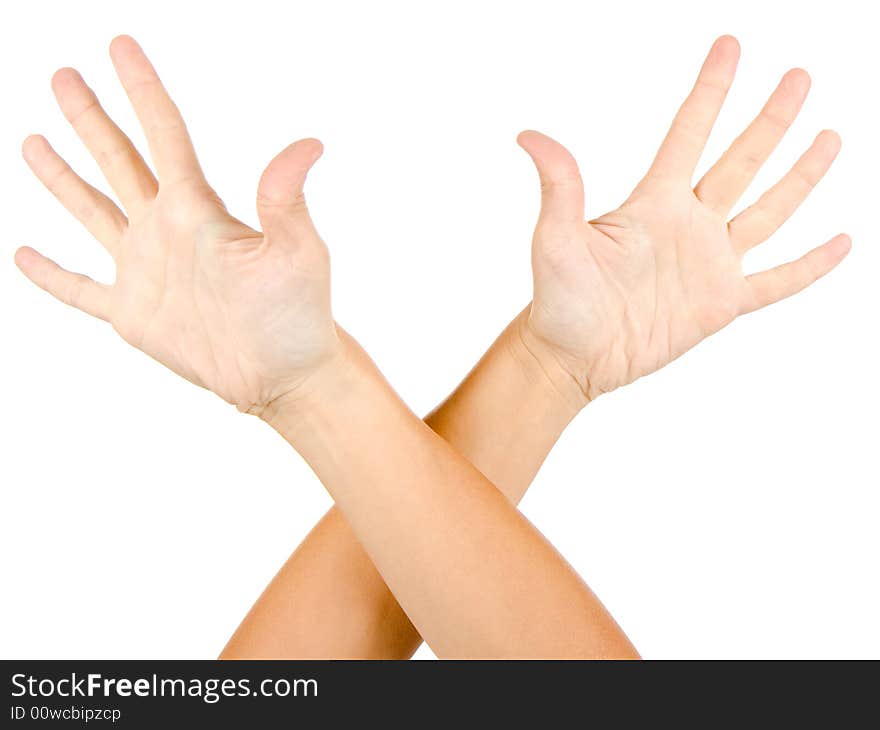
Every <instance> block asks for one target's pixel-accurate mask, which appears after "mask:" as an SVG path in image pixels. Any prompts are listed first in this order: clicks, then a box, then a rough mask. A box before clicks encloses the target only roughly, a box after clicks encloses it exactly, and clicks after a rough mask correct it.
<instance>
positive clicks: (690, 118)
mask: <svg viewBox="0 0 880 730" xmlns="http://www.w3.org/2000/svg"><path fill="white" fill-rule="evenodd" d="M738 61H739V42H738V41H737V40H736V38H734V37H733V36H729V35H725V36H721V37H720V38H719V39H718V40H716V41H715V43H713V44H712V48H711V49H710V50H709V55H708V56H706V60H705V61H704V62H703V67H702V68H701V69H700V74H699V76H698V77H697V81H696V83H695V84H694V88H693V89H692V90H691V93H690V94H689V95H688V97H687V99H685V100H684V103H683V104H682V105H681V108H679V110H678V113H677V114H676V115H675V119H673V120H672V126H671V127H670V129H669V132H668V133H667V134H666V138H665V139H664V140H663V143H662V144H661V145H660V149H659V150H658V152H657V156H656V157H655V158H654V163H653V164H652V165H651V170H650V172H649V174H655V175H663V176H672V177H681V178H687V182H688V184H689V183H690V179H691V177H692V176H693V174H694V168H695V167H696V166H697V162H699V160H700V155H701V154H702V153H703V148H704V147H705V146H706V140H708V139H709V133H710V132H711V131H712V127H713V126H714V125H715V119H716V118H717V117H718V112H720V111H721V105H722V104H723V103H724V99H725V98H726V97H727V92H728V91H729V90H730V86H731V84H732V83H733V77H734V75H735V74H736V64H737V62H738Z"/></svg>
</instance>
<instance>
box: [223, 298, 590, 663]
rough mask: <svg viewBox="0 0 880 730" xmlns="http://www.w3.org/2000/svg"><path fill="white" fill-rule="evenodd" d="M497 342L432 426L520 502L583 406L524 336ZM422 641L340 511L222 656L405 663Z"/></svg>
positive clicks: (518, 333)
mask: <svg viewBox="0 0 880 730" xmlns="http://www.w3.org/2000/svg"><path fill="white" fill-rule="evenodd" d="M527 313H528V310H526V312H524V313H523V314H521V315H519V316H518V317H516V318H515V319H514V321H513V322H511V323H510V325H509V326H508V327H507V328H506V329H505V330H504V332H502V334H501V335H500V336H499V337H498V339H496V340H495V342H494V343H493V344H492V346H491V347H490V348H489V350H488V351H487V352H486V354H485V355H484V356H483V358H482V359H481V360H480V362H479V363H478V364H477V365H476V366H475V367H474V368H473V370H472V371H471V372H470V373H469V374H468V376H467V377H466V378H465V380H464V381H463V382H462V383H461V384H460V385H459V387H458V388H457V389H456V390H455V391H454V392H453V394H452V395H451V396H450V397H449V398H448V399H447V400H446V401H445V402H444V403H442V404H441V405H440V406H439V407H438V408H437V409H435V410H434V411H433V412H432V413H431V414H430V415H429V416H428V417H427V418H426V419H425V422H426V423H427V424H428V425H429V426H430V427H431V428H432V429H433V430H434V431H435V432H436V433H437V434H438V435H439V436H441V437H442V438H444V439H445V440H446V441H447V442H448V443H449V444H450V445H452V446H453V447H454V448H455V449H456V450H457V451H458V452H459V453H460V454H461V455H462V456H464V457H465V458H466V459H468V460H469V461H470V462H471V463H472V464H473V465H474V466H475V467H476V468H477V469H479V470H480V471H481V472H482V473H483V474H485V475H486V476H487V477H488V478H489V480H490V481H491V482H493V483H494V484H495V485H496V486H497V487H498V489H499V490H501V492H502V493H504V495H505V496H506V497H507V498H508V499H510V500H511V501H513V502H518V501H519V499H520V498H521V497H522V495H523V494H524V493H525V490H526V489H527V487H528V486H529V484H530V483H531V481H532V479H533V478H534V475H535V474H536V472H537V471H538V468H539V467H540V465H541V463H542V462H543V460H544V458H545V457H546V455H547V453H548V452H549V451H550V449H551V448H552V446H553V444H554V443H555V442H556V440H557V438H558V437H559V435H560V434H561V433H562V431H563V429H564V428H565V427H566V425H567V424H568V423H569V422H570V420H571V418H572V417H573V415H574V414H575V413H576V412H577V411H578V410H579V408H580V406H581V405H582V403H581V402H580V401H579V399H578V398H579V394H578V392H576V391H574V390H572V389H571V388H570V387H569V384H568V383H566V382H565V381H558V380H556V379H555V378H556V377H557V373H556V371H555V370H554V368H553V365H554V363H552V362H548V361H545V360H544V359H543V358H542V353H541V352H540V350H539V348H538V347H537V346H536V343H532V342H530V341H529V339H528V336H529V335H528V332H525V331H524V327H523V324H524V317H525V315H527ZM420 643H421V637H420V636H419V634H418V632H417V631H416V630H415V628H414V627H413V625H412V623H411V622H410V621H409V619H408V618H407V616H406V614H405V613H404V612H403V610H402V609H401V608H400V606H399V605H398V604H397V601H396V600H395V598H394V596H393V594H392V593H391V591H389V590H388V588H387V586H386V585H385V582H384V580H382V577H381V576H380V575H379V573H378V572H377V571H376V569H375V567H374V566H373V564H372V561H371V560H370V558H369V557H368V556H367V554H366V552H364V550H363V548H362V547H361V545H360V543H359V542H358V541H357V539H356V538H355V536H354V533H353V532H352V530H351V528H350V527H349V525H348V523H347V522H346V520H345V518H344V517H343V516H342V514H341V513H340V512H339V509H338V508H337V507H333V508H332V509H330V511H329V512H328V513H327V514H326V515H325V516H324V518H323V519H322V520H321V521H320V522H319V523H318V525H317V526H316V527H315V528H314V529H313V530H312V531H311V532H310V533H309V534H308V535H307V536H306V538H305V539H304V540H303V541H302V543H301V544H300V545H299V547H298V548H297V549H296V551H295V552H294V553H293V555H291V557H290V558H289V559H288V561H287V562H286V563H285V564H284V566H283V567H282V568H281V570H280V571H279V572H278V574H277V575H276V576H275V578H274V579H273V580H272V582H271V583H270V584H269V586H268V587H267V588H266V590H265V591H264V592H263V594H262V595H261V596H260V598H259V600H258V601H257V602H256V603H255V604H254V606H253V608H252V609H251V611H250V612H249V613H248V615H247V617H246V618H245V619H244V621H242V623H241V625H240V626H239V627H238V629H237V630H236V632H235V634H234V635H233V637H232V638H231V639H230V641H229V643H228V644H227V646H226V647H225V648H224V650H223V653H222V655H221V657H222V658H227V659H245V658H254V657H297V658H304V657H323V658H328V657H357V658H386V659H387V658H407V657H409V656H411V655H412V653H413V652H414V651H415V649H416V648H417V647H418V645H419V644H420Z"/></svg>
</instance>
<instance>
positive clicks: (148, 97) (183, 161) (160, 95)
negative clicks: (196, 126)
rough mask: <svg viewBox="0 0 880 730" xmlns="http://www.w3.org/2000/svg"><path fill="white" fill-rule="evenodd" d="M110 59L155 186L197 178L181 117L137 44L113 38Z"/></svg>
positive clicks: (195, 162)
mask: <svg viewBox="0 0 880 730" xmlns="http://www.w3.org/2000/svg"><path fill="white" fill-rule="evenodd" d="M110 57H111V58H112V60H113V65H114V66H115V67H116V73H117V75H118V76H119V80H120V81H121V82H122V86H123V88H125V92H126V93H127V94H128V98H129V99H130V100H131V105H132V106H133V107H134V111H135V113H136V114H137V117H138V119H139V120H140V123H141V127H143V130H144V134H145V135H146V137H147V142H148V144H149V145H150V153H151V155H152V158H153V164H154V165H155V167H156V175H157V177H158V178H159V184H160V185H161V184H162V183H166V184H167V183H172V182H177V181H180V180H186V179H191V178H195V179H201V178H202V177H203V175H202V169H201V167H200V166H199V161H198V158H197V157H196V153H195V149H194V148H193V144H192V140H191V139H190V137H189V133H188V132H187V131H186V124H185V123H184V121H183V117H182V116H181V115H180V111H179V110H178V108H177V105H176V104H175V103H174V102H173V101H172V100H171V97H170V96H169V95H168V92H167V91H166V90H165V87H164V86H163V85H162V82H161V80H160V79H159V75H158V74H157V73H156V69H155V68H153V64H151V63H150V61H149V59H148V58H147V57H146V55H145V54H144V52H143V50H142V49H141V47H140V46H139V45H138V43H137V41H135V40H134V38H131V37H130V36H119V37H117V38H114V39H113V42H112V43H111V44H110Z"/></svg>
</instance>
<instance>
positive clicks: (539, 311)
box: [518, 36, 850, 402]
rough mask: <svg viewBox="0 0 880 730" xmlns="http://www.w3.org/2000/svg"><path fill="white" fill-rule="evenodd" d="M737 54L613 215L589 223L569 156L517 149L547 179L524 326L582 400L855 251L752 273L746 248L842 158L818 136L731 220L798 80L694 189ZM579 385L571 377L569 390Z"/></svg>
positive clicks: (689, 106) (728, 43)
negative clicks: (747, 270)
mask: <svg viewBox="0 0 880 730" xmlns="http://www.w3.org/2000/svg"><path fill="white" fill-rule="evenodd" d="M738 58H739V44H738V43H737V42H736V40H735V39H734V38H731V37H729V36H725V37H722V38H719V39H718V40H717V41H716V42H715V44H714V45H713V46H712V50H711V51H710V52H709V56H708V58H707V59H706V61H705V63H704V65H703V68H702V70H701V71H700V75H699V78H698V79H697V82H696V85H695V86H694V89H693V91H692V92H691V94H690V96H689V97H688V98H687V100H686V101H685V102H684V104H683V105H682V107H681V109H680V110H679V112H678V114H677V115H676V117H675V120H674V121H673V123H672V128H671V129H670V131H669V133H668V134H667V136H666V139H665V140H664V141H663V144H662V146H661V147H660V150H659V152H658V153H657V156H656V158H655V160H654V163H653V165H652V166H651V169H650V170H649V171H648V173H647V175H646V176H645V178H644V179H643V180H642V181H641V182H640V183H639V184H638V186H637V187H636V188H635V190H634V191H633V193H632V194H631V195H630V197H629V198H628V199H627V200H626V201H625V202H624V203H623V205H622V206H621V207H620V208H618V209H617V210H615V211H613V212H611V213H607V214H606V215H603V216H600V217H599V218H596V219H595V220H592V221H589V222H585V221H584V191H583V183H582V182H581V177H580V173H579V172H578V167H577V163H576V162H575V161H574V158H573V157H572V156H571V154H569V152H568V151H567V150H566V149H565V148H563V147H562V146H561V145H559V144H558V143H557V142H554V141H553V140H551V139H550V138H549V137H545V136H544V135H542V134H539V133H537V132H523V133H522V134H521V135H520V137H519V140H518V141H519V144H520V145H521V146H522V147H523V148H524V149H525V150H526V152H528V153H529V155H530V156H531V157H532V159H533V161H534V163H535V165H536V167H537V168H538V173H539V175H540V178H541V188H542V203H541V214H540V218H539V220H538V224H537V227H536V228H535V234H534V240H533V248H532V266H533V272H534V298H533V302H532V306H531V309H530V311H529V312H528V320H527V323H526V325H527V326H526V327H524V330H525V333H526V336H527V337H531V338H533V339H534V340H535V342H537V343H539V344H541V345H543V346H545V347H546V348H547V349H548V350H549V351H550V353H551V354H552V355H553V358H554V360H555V362H556V363H558V364H560V365H561V366H562V369H563V370H564V371H565V373H566V375H568V376H570V377H571V378H573V379H574V383H575V384H576V386H577V389H578V390H579V391H580V395H581V396H582V398H584V399H585V401H584V402H586V401H588V400H590V399H592V398H595V397H596V396H597V395H600V394H601V393H606V392H608V391H610V390H613V389H614V388H617V387H618V386H621V385H625V384H627V383H631V382H632V381H634V380H635V379H636V378H639V377H641V376H642V375H647V374H648V373H651V372H653V371H655V370H658V369H659V368H661V367H663V366H664V365H665V364H666V363H668V362H670V361H671V360H674V359H675V358H676V357H678V356H679V355H681V354H682V353H683V352H685V351H686V350H688V349H690V348H691V347H693V346H694V345H696V344H697V343H698V342H699V341H700V340H702V339H703V338H705V337H707V336H708V335H710V334H712V333H714V332H717V331H718V330H719V329H721V328H722V327H724V326H725V325H727V324H729V323H730V322H731V321H733V320H734V319H735V318H736V317H738V316H739V315H740V314H744V313H746V312H751V311H753V310H755V309H759V308H760V307H764V306H766V305H768V304H772V303H774V302H777V301H779V300H780V299H783V298H785V297H788V296H791V295H792V294H795V293H796V292H799V291H800V290H801V289H803V288H804V287H806V286H809V285H810V284H811V283H813V282H814V281H816V280H817V279H818V278H819V277H821V276H824V275H825V274H827V273H828V272H829V271H831V269H833V268H834V267H835V266H836V265H837V264H838V263H840V261H841V260H842V259H843V257H844V256H845V255H846V254H847V253H848V251H849V248H850V241H849V238H848V237H847V236H844V235H839V236H837V237H835V238H833V239H831V240H830V241H828V242H827V243H825V244H824V245H822V246H819V247H818V248H816V249H814V250H812V251H810V252H809V253H808V254H806V255H805V256H803V257H802V258H800V259H798V260H797V261H793V262H790V263H787V264H783V265H781V266H777V267H776V268H773V269H770V270H769V271H764V272H762V273H758V274H754V275H751V276H743V273H742V268H741V263H742V257H743V255H744V254H745V252H746V251H748V250H749V249H750V248H752V247H753V246H756V245H758V244H759V243H761V242H763V241H765V240H766V239H767V238H769V237H770V236H771V235H772V234H773V233H774V232H775V231H776V230H777V229H778V228H779V227H780V226H781V225H782V224H783V223H784V222H785V221H786V220H787V219H788V217H789V216H791V214H792V213H793V212H794V211H795V209H796V208H797V207H798V206H799V205H800V204H801V202H803V200H804V199H805V198H806V196H807V194H808V193H809V192H810V190H811V189H812V187H813V186H814V185H815V184H816V183H817V182H818V181H819V180H820V179H821V178H822V176H823V175H824V174H825V172H826V171H827V170H828V168H829V167H830V165H831V163H832V161H833V160H834V158H835V156H836V155H837V152H838V150H839V149H840V139H839V138H838V136H837V135H836V134H835V133H834V132H830V131H825V132H822V133H821V134H820V135H819V136H818V137H817V138H816V140H815V142H814V143H813V145H812V146H811V147H810V149H808V150H807V151H806V153H804V155H803V156H802V157H801V158H800V159H799V160H798V161H797V163H796V164H795V165H794V167H793V168H792V169H791V171H790V172H789V173H788V174H787V175H785V176H784V177H783V178H782V180H781V181H780V182H779V183H778V184H776V185H775V186H774V187H772V188H771V189H770V190H769V191H767V192H766V193H765V194H764V195H763V197H761V198H760V200H758V201H757V202H756V203H755V204H754V205H752V206H751V207H749V208H747V209H746V210H744V211H743V212H742V213H740V214H739V215H737V216H736V217H735V218H733V219H732V220H730V221H727V216H728V214H729V213H730V210H731V208H732V207H733V205H734V204H735V203H736V201H737V200H738V199H739V197H740V196H741V195H742V193H743V192H744V191H745V190H746V188H747V187H748V185H749V183H750V182H751V181H752V179H753V177H754V176H755V174H756V173H757V171H758V169H759V168H760V167H761V165H762V164H763V163H764V161H765V160H766V159H767V157H768V156H769V155H770V153H771V152H772V151H773V149H774V148H775V147H776V145H777V144H778V143H779V141H780V140H781V139H782V136H783V135H784V134H785V131H786V129H787V128H788V127H789V125H790V124H791V123H792V122H793V121H794V118H795V117H796V116H797V113H798V111H799V110H800V107H801V105H802V103H803V101H804V98H805V97H806V95H807V91H808V89H809V85H810V79H809V76H808V75H807V74H806V72H805V71H802V70H800V69H795V70H792V71H789V72H788V73H787V74H786V75H785V76H784V77H783V79H782V81H781V83H780V84H779V86H778V88H777V89H776V90H775V91H774V92H773V94H772V95H771V97H770V99H769V101H768V102H767V104H766V105H765V106H764V109H763V110H762V111H761V113H760V114H759V115H758V117H757V118H756V119H755V120H754V121H753V122H752V124H751V125H750V126H749V127H748V129H746V131H745V132H744V133H743V134H742V135H740V136H739V137H738V138H737V139H736V140H735V141H734V142H733V144H732V145H731V146H730V148H729V149H728V150H727V152H726V153H725V154H724V155H723V156H722V157H721V159H720V160H719V161H718V162H717V163H716V164H715V166H714V167H712V169H711V170H709V172H707V173H706V175H705V176H704V177H703V178H702V180H700V182H699V183H698V184H697V186H696V187H695V188H693V189H692V188H691V177H692V175H693V172H694V168H695V166H696V164H697V162H698V160H699V157H700V154H701V152H702V150H703V147H704V146H705V143H706V139H707V138H708V136H709V132H710V131H711V129H712V126H713V124H714V122H715V118H716V117H717V115H718V112H719V110H720V109H721V105H722V103H723V101H724V98H725V96H726V95H727V91H728V89H729V88H730V85H731V83H732V82H733V77H734V73H735V70H736V64H737V60H738ZM569 382H571V381H569Z"/></svg>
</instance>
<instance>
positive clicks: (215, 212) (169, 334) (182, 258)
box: [16, 36, 339, 414]
mask: <svg viewBox="0 0 880 730" xmlns="http://www.w3.org/2000/svg"><path fill="white" fill-rule="evenodd" d="M110 55H111V57H112V59H113V63H114V65H115V67H116V71H117V73H118V75H119V79H120V81H121V82H122V85H123V86H124V87H125V90H126V92H127V93H128V96H129V99H130V100H131V103H132V105H133V106H134V109H135V112H136V113H137V116H138V118H139V119H140V122H141V125H142V126H143V129H144V132H145V133H146V136H147V140H148V142H149V146H150V151H151V153H152V158H153V161H154V163H155V167H156V176H155V177H154V175H153V173H152V172H151V170H150V168H149V167H148V166H147V164H146V163H145V162H144V160H143V158H142V157H141V156H140V154H139V153H138V151H137V150H136V149H135V148H134V146H133V145H132V143H131V141H130V140H129V139H128V138H127V137H126V136H125V134H123V132H122V131H121V130H120V129H119V128H118V127H117V126H116V125H115V124H114V123H113V122H112V121H111V120H110V118H109V117H108V116H107V114H106V113H105V112H104V110H103V109H102V108H101V106H100V105H99V103H98V100H97V99H96V98H95V95H94V94H93V93H92V91H91V90H90V89H89V88H88V87H87V86H86V85H85V83H84V82H83V80H82V78H81V77H80V75H79V74H78V73H77V72H76V71H74V70H73V69H62V70H60V71H58V72H57V73H56V74H55V76H54V78H53V79H52V87H53V89H54V91H55V95H56V97H57V99H58V103H59V105H60V106H61V109H62V111H63V112H64V114H65V116H66V117H67V119H68V120H69V121H70V123H71V124H72V125H73V127H74V129H75V130H76V132H77V134H78V135H79V137H80V138H81V139H82V141H83V142H84V143H85V145H86V147H88V149H89V151H90V152H91V154H92V155H93V156H94V158H95V159H96V160H97V162H98V164H99V165H100V167H101V169H102V171H103V173H104V175H105V177H106V178H107V181H108V182H109V184H110V186H111V187H112V188H113V190H114V191H115V192H116V194H117V196H118V197H119V200H120V201H121V203H122V206H123V208H124V209H125V211H126V212H125V214H124V213H123V212H122V211H121V210H120V209H119V208H117V206H116V205H115V204H114V203H113V202H112V201H111V200H110V199H109V198H108V197H107V196H105V195H104V194H102V193H100V192H99V191H98V190H96V189H95V188H93V187H91V186H90V185H89V184H87V183H86V182H84V181H83V180H82V179H81V178H80V177H79V176H77V174H76V173H75V172H74V171H73V170H71V168H70V167H69V166H68V165H67V163H65V162H64V160H62V159H61V157H59V156H58V154H57V153H56V152H55V151H54V150H53V149H52V148H51V147H50V146H49V144H48V142H47V141H46V140H45V139H44V138H42V137H39V136H32V137H28V139H27V140H25V143H24V145H23V154H24V157H25V160H26V161H27V163H28V165H29V166H30V168H31V169H32V170H33V172H34V174H35V175H36V176H37V177H38V178H39V179H40V180H41V181H42V182H43V183H44V184H45V185H46V187H47V188H48V189H49V190H50V191H51V192H52V193H53V194H54V195H55V197H56V198H58V200H59V201H60V202H61V203H62V205H64V206H65V207H66V208H67V209H68V210H69V211H70V212H71V213H72V214H73V215H74V216H75V217H76V218H78V219H79V220H80V221H81V222H82V223H83V224H84V225H85V226H86V228H88V230H89V231H90V232H91V233H92V235H94V236H95V238H97V239H98V240H99V241H100V242H101V243H102V244H103V245H104V246H105V247H106V249H107V250H108V252H109V253H110V254H111V256H112V257H113V259H114V261H115V263H116V281H115V283H113V284H112V285H105V284H100V283H97V282H95V281H93V280H92V279H90V278H88V277H86V276H83V275H80V274H74V273H71V272H68V271H65V270H64V269H62V268H60V267H59V266H58V265H57V264H55V263H54V262H53V261H50V260H49V259H47V258H46V257H44V256H42V255H41V254H39V253H37V252H36V251H34V250H33V249H30V248H21V249H19V250H18V252H17V253H16V263H17V264H18V266H19V267H20V268H21V270H22V271H23V272H24V274H25V275H26V276H27V277H28V278H29V279H31V281H33V282H34V283H35V284H37V285H38V286H40V287H42V288H43V289H45V290H46V291H47V292H49V293H50V294H52V295H53V296H55V297H56V298H58V299H60V300H61V301H63V302H65V303H67V304H70V305H72V306H74V307H77V308H78V309H81V310H83V311H84V312H88V313H89V314H91V315H93V316H95V317H99V318H101V319H104V320H107V321H109V322H110V323H112V325H113V327H114V328H115V329H116V331H117V332H118V333H119V334H120V335H121V336H122V337H123V338H124V339H125V340H126V341H127V342H129V343H130V344H132V345H134V346H135V347H138V348H140V349H141V350H143V351H144V352H146V353H147V354H148V355H151V356H152V357H154V358H156V359H157V360H158V361H159V362H161V363H163V364H164V365H166V366H167V367H169V368H170V369H171V370H173V371H174V372H176V373H178V374H180V375H182V376H183V377H185V378H187V379H189V380H191V381H192V382H194V383H196V384H198V385H201V386H203V387H205V388H208V389H210V390H212V391H214V392H215V393H217V394H218V395H220V396H221V397H222V398H224V399H225V400H227V401H229V402H230V403H233V404H235V405H236V406H237V407H238V408H239V409H240V410H243V411H247V412H252V413H257V414H259V413H261V412H262V411H263V409H264V408H265V407H266V405H267V404H269V403H270V402H272V401H274V400H276V399H278V398H280V397H282V396H286V395H288V394H290V393H292V392H295V391H296V389H297V388H298V387H299V386H300V385H302V383H303V382H304V381H305V380H306V379H307V378H308V377H309V375H310V374H311V373H313V372H314V371H315V370H316V369H317V368H319V367H320V366H321V365H322V364H323V363H325V362H327V361H329V360H330V359H331V358H333V357H334V355H335V354H336V352H337V350H338V349H339V340H338V337H337V333H336V329H335V325H334V322H333V317H332V315H331V312H330V269H329V259H328V255H327V250H326V247H325V246H324V244H323V242H322V241H321V239H320V237H319V236H318V234H317V232H316V231H315V228H314V226H313V225H312V222H311V220H310V218H309V214H308V211H307V209H306V205H305V201H304V198H303V193H302V188H303V183H304V181H305V176H306V173H307V172H308V170H309V169H310V168H311V166H312V165H313V164H314V162H315V161H316V160H317V159H318V157H319V156H320V155H321V151H322V148H321V144H320V142H318V141H317V140H310V139H306V140H301V141H300V142H296V143H295V144H293V145H291V146H290V147H288V148H287V149H285V150H284V151H283V152H281V153H280V154H279V155H278V156H277V157H276V158H275V159H274V160H273V161H272V162H271V163H270V164H269V166H268V167H267V168H266V171H265V172H264V173H263V176H262V179H261V180H260V184H259V188H258V191H257V210H258V214H259V218H260V223H261V225H262V227H263V232H262V233H260V232H259V231H255V230H253V229H252V228H250V227H248V226H246V225H245V224H244V223H242V222H241V221H238V220H236V219H235V218H233V217H232V216H231V215H229V213H228V212H227V211H226V208H225V207H224V205H223V203H222V202H221V201H220V199H219V198H218V197H217V195H216V194H215V193H214V191H213V190H212V189H211V188H210V187H209V185H208V183H207V182H206V181H205V178H204V176H203V175H202V171H201V169H200V167H199V163H198V160H197V159H196V155H195V152H194V151H193V146H192V142H191V140H190V138H189V135H188V134H187V131H186V127H185V125H184V123H183V119H182V118H181V116H180V113H179V112H178V110H177V107H176V106H175V105H174V103H173V102H172V101H171V99H170V98H169V96H168V94H167V93H166V91H165V89H164V88H163V86H162V84H161V82H160V81H159V78H158V76H157V75H156V72H155V70H154V69H153V67H152V65H151V64H150V62H149V61H148V60H147V58H146V56H144V54H143V51H142V50H141V49H140V47H139V46H138V45H137V43H135V41H134V40H132V39H131V38H128V37H125V36H121V37H119V38H117V39H115V40H114V41H113V43H112V44H111V46H110Z"/></svg>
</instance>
